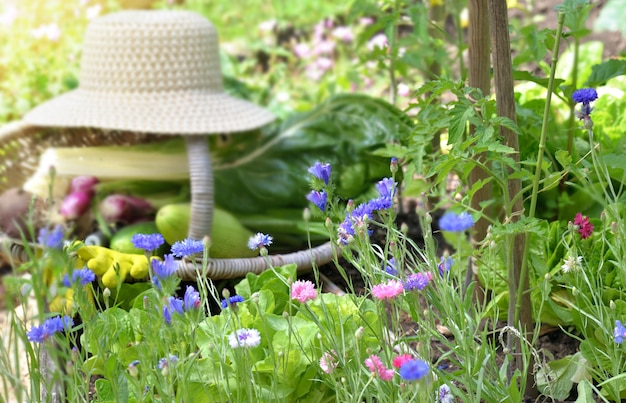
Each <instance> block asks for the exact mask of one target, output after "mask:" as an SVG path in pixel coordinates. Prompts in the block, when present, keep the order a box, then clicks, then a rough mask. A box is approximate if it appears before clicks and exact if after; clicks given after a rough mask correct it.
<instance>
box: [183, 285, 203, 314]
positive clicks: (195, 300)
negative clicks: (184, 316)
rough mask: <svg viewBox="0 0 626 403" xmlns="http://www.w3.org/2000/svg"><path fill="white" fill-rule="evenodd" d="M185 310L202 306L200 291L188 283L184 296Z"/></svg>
mask: <svg viewBox="0 0 626 403" xmlns="http://www.w3.org/2000/svg"><path fill="white" fill-rule="evenodd" d="M183 302H184V308H185V311H189V310H191V309H195V308H198V307H199V306H200V293H199V292H198V291H196V289H195V288H193V287H192V286H190V285H188V286H187V289H186V290H185V296H184V297H183Z"/></svg>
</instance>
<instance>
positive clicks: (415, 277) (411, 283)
mask: <svg viewBox="0 0 626 403" xmlns="http://www.w3.org/2000/svg"><path fill="white" fill-rule="evenodd" d="M428 282H429V279H428V276H426V275H425V274H422V273H413V274H410V275H409V276H408V277H407V278H406V281H405V282H404V289H405V290H406V291H410V290H423V289H424V288H425V287H426V286H427V285H428Z"/></svg>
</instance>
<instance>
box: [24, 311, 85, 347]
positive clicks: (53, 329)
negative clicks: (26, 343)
mask: <svg viewBox="0 0 626 403" xmlns="http://www.w3.org/2000/svg"><path fill="white" fill-rule="evenodd" d="M72 326H74V320H73V319H72V318H71V317H70V316H64V317H63V318H61V317H60V316H55V317H53V318H48V319H46V320H45V321H44V322H43V324H42V325H41V326H34V327H33V328H31V329H30V330H29V331H28V332H27V333H26V336H27V337H28V340H30V341H32V342H35V343H42V342H43V341H45V340H46V339H48V338H49V337H50V336H52V335H53V334H55V333H57V332H62V331H63V330H69V329H70V328H71V327H72Z"/></svg>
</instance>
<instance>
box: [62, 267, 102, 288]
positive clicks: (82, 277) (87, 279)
mask: <svg viewBox="0 0 626 403" xmlns="http://www.w3.org/2000/svg"><path fill="white" fill-rule="evenodd" d="M95 279H96V275H95V273H94V272H92V271H91V270H89V269H87V268H84V269H80V270H74V272H73V273H72V280H71V281H70V277H69V275H67V274H66V275H65V276H63V285H64V286H66V287H71V286H72V284H80V285H87V284H89V283H91V282H93V281H94V280H95Z"/></svg>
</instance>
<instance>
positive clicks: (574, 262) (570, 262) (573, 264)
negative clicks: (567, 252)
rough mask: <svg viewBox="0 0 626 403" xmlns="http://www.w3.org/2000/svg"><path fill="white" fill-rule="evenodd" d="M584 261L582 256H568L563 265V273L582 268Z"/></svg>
mask: <svg viewBox="0 0 626 403" xmlns="http://www.w3.org/2000/svg"><path fill="white" fill-rule="evenodd" d="M582 261H583V257H582V256H568V258H567V259H565V261H564V263H563V266H561V269H563V273H569V272H570V271H577V270H580V268H581V263H582Z"/></svg>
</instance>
